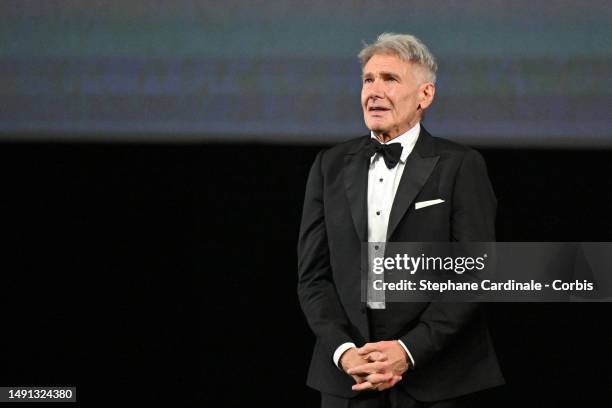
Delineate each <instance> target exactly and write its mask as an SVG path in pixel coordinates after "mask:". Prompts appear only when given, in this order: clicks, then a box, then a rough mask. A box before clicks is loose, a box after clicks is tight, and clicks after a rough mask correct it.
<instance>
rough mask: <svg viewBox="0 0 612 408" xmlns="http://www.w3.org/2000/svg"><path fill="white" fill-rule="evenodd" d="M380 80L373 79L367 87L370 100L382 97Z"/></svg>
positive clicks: (382, 90)
mask: <svg viewBox="0 0 612 408" xmlns="http://www.w3.org/2000/svg"><path fill="white" fill-rule="evenodd" d="M382 85H383V84H382V81H380V80H378V79H375V80H374V81H372V83H371V84H370V86H369V87H368V99H371V100H372V101H374V100H376V99H382V98H383V97H384V89H383V87H382Z"/></svg>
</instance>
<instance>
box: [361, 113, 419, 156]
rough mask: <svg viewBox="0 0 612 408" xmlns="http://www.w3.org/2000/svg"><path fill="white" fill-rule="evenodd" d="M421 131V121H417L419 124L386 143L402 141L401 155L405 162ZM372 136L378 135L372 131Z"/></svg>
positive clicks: (373, 137) (374, 137)
mask: <svg viewBox="0 0 612 408" xmlns="http://www.w3.org/2000/svg"><path fill="white" fill-rule="evenodd" d="M420 132H421V123H420V122H417V124H416V125H414V126H413V127H412V128H410V129H408V131H406V132H405V133H402V134H401V135H399V136H398V137H396V138H393V139H391V140H389V141H388V142H387V143H385V144H391V143H400V144H401V145H402V155H401V156H400V161H401V162H402V163H405V162H406V159H407V158H408V155H409V154H410V153H411V152H412V149H414V145H415V144H416V142H417V139H418V138H419V133H420ZM370 137H371V138H372V139H376V136H374V132H372V131H370ZM376 140H378V139H376ZM372 159H374V156H372Z"/></svg>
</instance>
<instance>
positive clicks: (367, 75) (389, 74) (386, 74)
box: [361, 71, 400, 79]
mask: <svg viewBox="0 0 612 408" xmlns="http://www.w3.org/2000/svg"><path fill="white" fill-rule="evenodd" d="M378 74H379V75H380V76H381V77H383V78H397V79H399V78H400V76H399V75H398V74H396V73H395V72H388V71H381V72H379V73H378ZM373 76H374V74H373V73H371V72H366V73H365V74H362V75H361V77H362V78H370V77H373Z"/></svg>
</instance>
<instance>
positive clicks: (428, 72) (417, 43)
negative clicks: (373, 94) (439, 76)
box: [357, 33, 438, 84]
mask: <svg viewBox="0 0 612 408" xmlns="http://www.w3.org/2000/svg"><path fill="white" fill-rule="evenodd" d="M376 54H395V55H397V56H398V57H399V58H400V59H401V60H402V61H406V62H413V63H415V64H418V65H420V66H421V67H422V68H424V71H425V78H424V79H425V81H426V82H431V83H433V84H435V83H436V71H437V70H438V64H436V60H435V58H434V56H433V55H432V54H431V52H429V49H428V48H427V46H426V45H425V44H423V43H422V42H421V40H419V39H418V38H416V37H415V36H413V35H410V34H396V33H382V34H381V35H379V36H378V38H377V39H376V42H374V43H373V44H369V45H368V44H365V46H364V48H363V49H362V50H361V51H360V52H359V54H358V55H357V56H358V57H359V61H361V68H363V67H364V66H365V65H366V64H367V63H368V61H369V60H370V58H372V57H373V56H374V55H376Z"/></svg>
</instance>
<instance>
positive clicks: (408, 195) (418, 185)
mask: <svg viewBox="0 0 612 408" xmlns="http://www.w3.org/2000/svg"><path fill="white" fill-rule="evenodd" d="M419 137H420V138H421V140H419V141H418V142H417V145H416V146H415V147H414V150H413V151H412V153H410V155H409V156H408V158H407V159H406V164H405V167H404V172H403V174H402V178H401V180H400V183H399V186H398V187H397V192H396V193H395V200H393V206H392V207H391V214H390V215H389V226H388V228H387V241H388V240H389V238H390V237H391V236H392V235H393V232H394V231H395V229H396V228H397V225H398V224H399V222H400V220H401V219H402V217H404V214H406V211H408V208H410V205H411V204H412V202H413V201H414V199H415V198H416V196H417V194H419V191H421V189H422V188H423V186H424V185H425V182H426V181H427V179H428V178H429V175H430V174H431V172H432V171H433V169H434V168H435V167H436V163H438V159H439V158H440V156H431V155H429V154H428V153H429V150H430V147H431V136H430V135H429V134H428V133H427V131H425V130H424V129H423V130H422V131H421V134H420V135H419ZM423 156H425V157H423Z"/></svg>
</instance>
